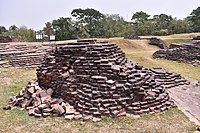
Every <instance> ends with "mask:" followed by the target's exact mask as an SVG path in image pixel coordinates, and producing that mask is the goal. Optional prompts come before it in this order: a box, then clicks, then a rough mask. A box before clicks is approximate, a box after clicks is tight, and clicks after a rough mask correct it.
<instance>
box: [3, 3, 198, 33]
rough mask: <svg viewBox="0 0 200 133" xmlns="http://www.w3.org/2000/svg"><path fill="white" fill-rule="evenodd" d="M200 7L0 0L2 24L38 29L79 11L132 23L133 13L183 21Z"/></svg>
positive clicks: (193, 4) (158, 4) (195, 5)
mask: <svg viewBox="0 0 200 133" xmlns="http://www.w3.org/2000/svg"><path fill="white" fill-rule="evenodd" d="M198 6H200V0H0V25H2V26H6V28H8V27H9V26H10V25H13V24H15V25H16V26H22V25H25V26H27V27H29V28H33V29H34V30H40V29H42V28H43V26H44V25H45V23H46V22H48V21H52V20H54V19H58V18H59V17H71V11H72V10H73V9H76V8H83V9H85V8H94V9H96V10H98V11H100V12H101V13H104V14H119V15H120V16H123V17H124V18H125V20H130V19H131V16H132V14H133V13H135V12H137V11H144V12H147V13H148V14H150V15H152V16H153V15H156V14H157V15H158V14H160V13H165V14H167V15H172V17H177V18H179V19H182V18H185V17H187V16H189V15H190V13H191V12H192V10H194V9H196V8H197V7H198Z"/></svg>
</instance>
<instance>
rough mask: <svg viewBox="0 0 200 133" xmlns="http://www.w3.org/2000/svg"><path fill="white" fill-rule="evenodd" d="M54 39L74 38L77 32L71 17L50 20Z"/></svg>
mask: <svg viewBox="0 0 200 133" xmlns="http://www.w3.org/2000/svg"><path fill="white" fill-rule="evenodd" d="M52 26H53V29H54V30H55V35H56V40H66V39H76V38H77V33H76V28H75V26H74V22H73V21H72V19H71V18H63V17H60V18H59V19H57V20H53V22H52Z"/></svg>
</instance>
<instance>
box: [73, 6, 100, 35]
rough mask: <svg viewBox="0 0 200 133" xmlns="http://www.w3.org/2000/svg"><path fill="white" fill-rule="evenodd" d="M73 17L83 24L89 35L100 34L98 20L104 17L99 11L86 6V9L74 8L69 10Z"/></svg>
mask: <svg viewBox="0 0 200 133" xmlns="http://www.w3.org/2000/svg"><path fill="white" fill-rule="evenodd" d="M71 15H72V16H73V17H76V19H77V20H78V21H80V22H81V23H82V24H83V25H85V28H86V31H87V32H88V33H89V34H90V36H100V32H99V28H100V26H101V25H100V23H99V22H100V20H101V19H103V18H104V15H103V14H102V13H100V12H99V11H97V10H95V9H92V8H87V9H81V8H79V9H74V10H73V11H72V12H71Z"/></svg>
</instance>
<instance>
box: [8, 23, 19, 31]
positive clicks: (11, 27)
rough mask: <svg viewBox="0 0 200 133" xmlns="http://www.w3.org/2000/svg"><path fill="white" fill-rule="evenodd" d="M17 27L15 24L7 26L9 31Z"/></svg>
mask: <svg viewBox="0 0 200 133" xmlns="http://www.w3.org/2000/svg"><path fill="white" fill-rule="evenodd" d="M17 29H18V27H17V26H16V25H11V26H10V27H9V31H10V32H12V31H15V30H17Z"/></svg>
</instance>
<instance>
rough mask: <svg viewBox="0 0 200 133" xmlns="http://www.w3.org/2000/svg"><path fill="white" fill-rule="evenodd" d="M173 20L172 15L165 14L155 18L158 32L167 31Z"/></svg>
mask: <svg viewBox="0 0 200 133" xmlns="http://www.w3.org/2000/svg"><path fill="white" fill-rule="evenodd" d="M172 20H173V18H172V16H171V15H166V14H163V13H161V14H160V15H154V16H153V21H154V22H155V23H156V25H157V28H158V30H161V29H167V28H168V26H169V24H170V22H171V21H172Z"/></svg>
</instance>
